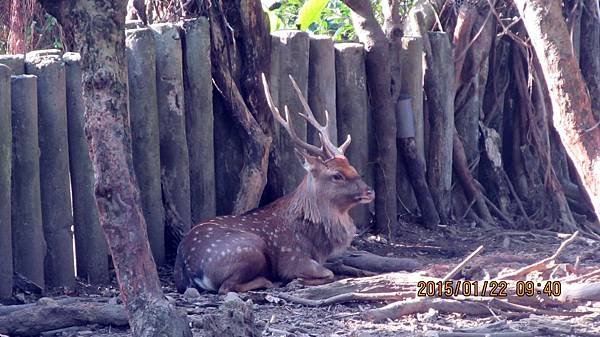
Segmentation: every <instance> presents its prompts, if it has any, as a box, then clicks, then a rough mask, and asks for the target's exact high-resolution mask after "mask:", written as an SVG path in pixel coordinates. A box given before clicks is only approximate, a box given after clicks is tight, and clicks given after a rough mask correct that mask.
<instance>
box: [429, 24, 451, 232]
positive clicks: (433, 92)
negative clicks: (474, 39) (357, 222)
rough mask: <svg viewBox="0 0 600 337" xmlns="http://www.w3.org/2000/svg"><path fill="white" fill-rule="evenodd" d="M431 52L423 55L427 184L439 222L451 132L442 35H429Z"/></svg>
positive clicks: (446, 200) (447, 54)
mask: <svg viewBox="0 0 600 337" xmlns="http://www.w3.org/2000/svg"><path fill="white" fill-rule="evenodd" d="M428 37H429V41H430V43H431V52H430V53H426V55H425V57H426V61H427V71H426V72H425V93H426V95H427V104H428V106H429V114H430V116H429V121H430V135H429V153H428V155H427V183H428V184H429V187H430V190H431V195H432V197H433V201H434V202H435V205H436V207H437V210H438V213H439V215H440V220H441V221H442V223H444V224H445V223H447V222H448V220H449V218H450V187H451V184H452V140H453V132H454V85H453V83H454V67H453V66H452V65H453V60H454V56H453V51H452V48H451V46H450V40H449V38H448V35H447V34H446V33H441V32H430V33H429V34H428Z"/></svg>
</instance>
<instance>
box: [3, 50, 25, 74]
mask: <svg viewBox="0 0 600 337" xmlns="http://www.w3.org/2000/svg"><path fill="white" fill-rule="evenodd" d="M0 64H4V65H5V66H8V67H9V68H10V70H11V71H12V74H13V75H23V74H24V73H25V55H23V54H14V55H0Z"/></svg>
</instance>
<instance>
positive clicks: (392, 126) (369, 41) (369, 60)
mask: <svg viewBox="0 0 600 337" xmlns="http://www.w3.org/2000/svg"><path fill="white" fill-rule="evenodd" d="M344 3H345V4H346V5H348V7H350V9H351V10H352V22H353V25H354V27H355V29H356V32H357V35H358V37H359V40H360V41H361V42H362V43H363V44H364V46H365V51H366V70H367V84H368V86H369V93H370V98H371V109H372V111H373V126H374V133H375V194H376V199H375V216H376V225H377V231H378V232H380V233H384V234H387V235H390V234H391V233H392V231H393V228H394V227H395V226H396V223H397V219H396V164H397V159H398V158H397V152H396V116H395V113H394V102H393V100H392V95H391V82H392V78H391V75H390V74H391V66H390V63H389V59H390V48H389V40H388V39H387V37H386V35H385V33H384V32H383V29H382V27H381V26H380V25H379V23H378V22H377V19H376V18H375V15H374V13H373V8H372V7H371V4H370V3H369V2H367V1H362V0H344Z"/></svg>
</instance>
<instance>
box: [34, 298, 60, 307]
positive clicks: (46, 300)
mask: <svg viewBox="0 0 600 337" xmlns="http://www.w3.org/2000/svg"><path fill="white" fill-rule="evenodd" d="M38 304H39V305H47V306H57V305H58V303H56V301H55V300H53V299H52V298H50V297H42V298H40V299H39V300H38Z"/></svg>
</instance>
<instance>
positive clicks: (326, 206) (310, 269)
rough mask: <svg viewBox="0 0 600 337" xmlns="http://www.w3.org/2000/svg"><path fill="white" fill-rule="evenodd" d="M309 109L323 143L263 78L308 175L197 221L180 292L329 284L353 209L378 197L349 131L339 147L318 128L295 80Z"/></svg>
mask: <svg viewBox="0 0 600 337" xmlns="http://www.w3.org/2000/svg"><path fill="white" fill-rule="evenodd" d="M290 79H291V81H292V85H293V86H294V89H295V90H296V93H297V94H298V97H299V98H300V100H301V102H302V105H303V107H304V110H305V114H301V115H302V116H303V117H304V118H305V119H306V120H307V121H308V122H309V123H310V124H311V125H312V126H313V127H315V128H316V129H317V131H318V132H319V136H320V139H321V147H320V148H319V147H317V146H315V145H311V144H308V143H306V142H304V141H303V140H301V139H300V138H299V137H298V136H297V135H296V133H295V132H294V128H293V126H292V125H291V124H290V121H291V119H290V117H289V111H288V110H287V106H286V107H285V119H284V118H283V117H282V116H281V114H280V113H279V110H278V108H277V107H276V106H275V105H274V103H273V99H272V97H271V94H270V91H269V89H268V85H267V82H266V79H265V76H264V74H263V77H262V81H263V86H264V89H265V94H266V96H267V101H268V103H269V107H270V108H271V111H272V113H273V116H274V117H275V119H276V120H277V121H278V122H279V123H280V124H281V125H282V126H283V128H284V129H285V130H286V131H287V133H288V134H289V136H290V137H291V139H292V140H293V142H294V146H295V148H296V149H295V150H296V152H297V153H298V154H299V156H300V157H301V159H302V160H303V161H304V168H305V169H306V171H307V173H306V176H305V177H304V179H303V180H302V182H301V183H300V185H299V186H298V187H297V188H296V190H294V191H293V192H292V193H290V194H288V195H286V196H284V197H282V198H280V199H278V200H276V201H274V202H273V203H271V204H269V205H267V206H264V207H262V208H259V209H255V210H252V211H249V212H247V213H245V214H242V215H230V216H220V217H217V218H214V219H212V220H208V221H205V222H202V223H200V224H197V225H196V226H194V227H193V228H192V229H191V230H190V232H189V233H187V234H186V236H185V237H184V238H183V240H182V241H181V243H180V245H179V248H178V250H177V258H176V261H175V269H174V272H173V277H174V279H175V285H176V286H177V290H178V291H179V292H184V291H185V290H186V289H187V288H188V287H196V288H200V289H205V290H209V291H218V292H219V293H220V294H224V293H227V292H229V291H236V292H244V291H249V290H253V289H258V288H267V287H271V286H272V284H271V280H281V281H284V282H287V281H290V280H293V279H296V278H297V279H299V280H300V281H301V282H302V283H304V284H311V285H316V284H323V283H328V282H331V281H332V280H333V273H332V272H331V271H330V270H329V269H327V268H325V267H323V266H322V263H323V262H325V260H326V259H327V258H329V257H331V256H334V255H336V254H340V253H342V252H343V251H345V250H346V249H347V248H348V246H349V245H350V242H351V240H352V238H353V236H354V234H355V233H356V227H355V226H354V223H353V221H352V218H351V217H350V215H349V214H348V211H349V210H350V209H351V208H352V207H354V206H356V205H358V204H366V203H370V202H371V201H373V199H374V197H375V194H374V192H373V190H372V189H371V188H370V187H369V186H367V184H365V182H364V181H363V180H362V179H361V177H360V175H359V174H358V173H357V172H356V170H355V169H354V167H352V165H350V163H349V162H348V159H347V158H346V157H345V156H344V151H345V149H346V148H347V147H348V145H349V144H350V140H351V138H350V136H348V138H347V140H346V142H344V143H343V144H342V145H341V146H339V147H336V146H335V145H334V143H333V142H332V141H331V140H330V139H329V137H328V135H327V125H328V122H329V121H328V118H327V112H326V119H327V120H326V123H325V125H324V126H323V125H320V124H319V122H317V120H316V119H315V117H314V115H313V113H312V111H311V110H310V108H309V106H308V104H307V102H306V99H305V98H304V97H303V96H302V93H301V92H300V89H299V88H298V86H297V85H296V82H295V81H294V79H293V78H292V77H291V76H290Z"/></svg>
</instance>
